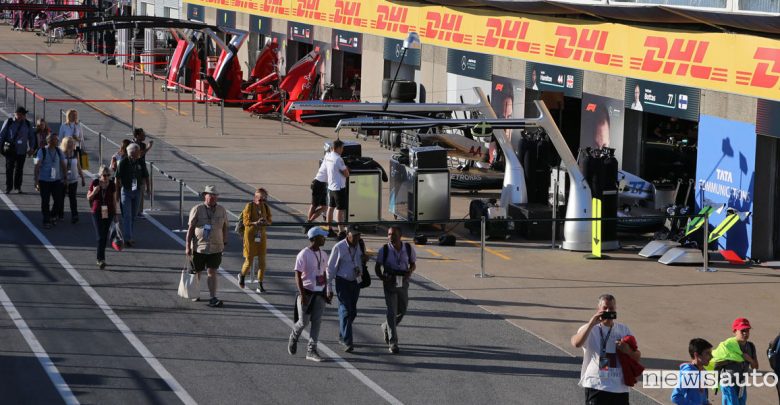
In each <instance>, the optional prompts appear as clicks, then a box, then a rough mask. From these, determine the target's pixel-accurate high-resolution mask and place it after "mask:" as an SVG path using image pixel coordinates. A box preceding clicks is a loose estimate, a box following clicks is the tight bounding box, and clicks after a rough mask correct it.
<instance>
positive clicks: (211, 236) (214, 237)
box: [184, 185, 228, 307]
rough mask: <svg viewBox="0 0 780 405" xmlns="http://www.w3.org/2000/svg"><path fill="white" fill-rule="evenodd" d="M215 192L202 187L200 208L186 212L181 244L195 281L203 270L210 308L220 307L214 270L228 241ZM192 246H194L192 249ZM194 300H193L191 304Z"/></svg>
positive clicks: (222, 214) (198, 206) (222, 213)
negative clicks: (194, 274)
mask: <svg viewBox="0 0 780 405" xmlns="http://www.w3.org/2000/svg"><path fill="white" fill-rule="evenodd" d="M218 196H219V193H217V188H216V187H215V186H211V185H209V186H206V187H205V188H204V189H203V200H204V202H203V204H198V205H196V206H194V207H192V209H191V210H190V220H189V227H188V228H187V237H186V239H185V243H184V254H185V255H187V257H188V258H189V257H190V256H191V257H192V264H193V267H194V270H195V272H196V273H198V280H200V273H201V272H202V271H203V269H204V268H205V269H207V274H208V278H207V279H206V283H207V284H208V287H209V296H210V297H211V299H210V300H209V306H210V307H221V306H222V300H220V299H219V298H217V270H218V269H219V265H220V264H222V252H224V251H225V246H227V240H228V221H227V211H226V210H225V207H223V206H221V205H218V204H217V197H218ZM193 245H194V246H193ZM197 300H198V299H197V298H196V299H195V301H197Z"/></svg>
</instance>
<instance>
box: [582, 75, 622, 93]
mask: <svg viewBox="0 0 780 405" xmlns="http://www.w3.org/2000/svg"><path fill="white" fill-rule="evenodd" d="M583 76H584V77H583V80H582V92H583V93H590V94H595V95H597V96H603V97H609V98H614V99H616V100H623V99H624V98H625V97H624V96H625V92H624V89H625V86H626V79H625V78H624V77H620V76H612V75H607V74H604V73H596V72H588V71H585V73H584V75H583Z"/></svg>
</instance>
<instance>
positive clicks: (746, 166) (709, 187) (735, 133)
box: [696, 115, 756, 258]
mask: <svg viewBox="0 0 780 405" xmlns="http://www.w3.org/2000/svg"><path fill="white" fill-rule="evenodd" d="M697 146H698V149H697V157H696V159H697V160H696V180H697V184H698V192H697V194H696V197H697V198H696V205H697V207H699V205H700V202H701V198H702V196H703V197H704V198H705V199H707V200H710V201H712V202H714V203H716V204H722V203H725V204H726V206H727V207H729V208H732V209H733V210H736V211H737V212H751V213H752V211H753V191H754V190H753V187H754V184H755V174H756V126H755V125H754V124H751V123H745V122H737V121H730V120H727V119H723V118H718V117H712V116H709V115H701V117H700V119H699V139H698V145H697ZM697 209H698V208H697ZM726 215H727V212H726V210H723V212H721V213H720V214H715V213H713V215H711V216H710V232H711V231H712V230H713V229H715V227H717V226H718V225H719V224H720V223H721V222H723V220H724V219H725V218H726ZM752 238H753V223H752V218H751V217H747V218H746V219H745V220H744V221H738V222H737V223H736V224H735V225H734V226H733V227H732V228H731V230H729V231H728V232H726V234H725V235H724V236H723V237H721V238H720V239H718V241H717V243H718V248H719V249H726V250H733V251H735V252H736V253H737V254H738V255H739V256H740V257H742V258H746V257H750V256H751V244H752Z"/></svg>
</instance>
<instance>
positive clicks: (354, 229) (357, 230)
mask: <svg viewBox="0 0 780 405" xmlns="http://www.w3.org/2000/svg"><path fill="white" fill-rule="evenodd" d="M347 232H349V233H351V234H353V235H360V234H361V233H362V232H360V227H359V226H357V225H350V226H349V228H347Z"/></svg>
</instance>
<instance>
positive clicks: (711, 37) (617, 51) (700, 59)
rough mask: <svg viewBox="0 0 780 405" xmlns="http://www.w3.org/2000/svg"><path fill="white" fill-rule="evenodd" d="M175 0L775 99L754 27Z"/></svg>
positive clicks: (345, 0)
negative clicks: (717, 28)
mask: <svg viewBox="0 0 780 405" xmlns="http://www.w3.org/2000/svg"><path fill="white" fill-rule="evenodd" d="M183 1H184V2H185V3H191V4H198V5H204V6H209V7H216V8H220V9H225V10H234V11H239V12H245V13H250V14H257V15H262V16H266V17H274V18H281V19H285V20H292V21H298V22H305V23H309V24H314V25H319V26H325V27H331V28H338V29H344V30H349V31H356V32H362V33H365V34H372V35H378V36H384V37H390V38H396V39H403V38H405V37H406V34H407V33H408V32H409V31H416V32H418V33H419V34H420V37H421V40H422V42H423V43H424V44H429V45H439V46H443V47H447V48H452V49H462V50H468V51H474V52H481V53H486V54H490V55H501V56H507V57H510V58H517V59H524V60H528V61H533V62H540V63H547V64H553V65H560V66H567V67H574V68H579V69H584V70H590V71H596V72H601V73H607V74H612V75H617V76H626V77H635V78H640V79H644V80H652V81H657V82H663V83H670V84H677V85H682V86H691V87H698V88H704V89H711V90H717V91H723V92H728V93H737V94H744V95H748V96H753V97H758V98H765V99H771V100H780V41H778V40H773V39H767V38H763V37H758V36H750V35H742V34H725V33H698V32H684V31H672V30H661V29H657V30H650V29H644V28H638V27H632V26H627V25H621V24H612V23H588V22H582V21H575V20H568V19H560V18H547V17H542V16H534V17H533V18H528V17H524V16H522V15H519V14H518V15H506V13H501V12H498V11H492V10H476V9H468V11H466V10H465V9H458V8H447V7H441V6H435V5H421V4H418V3H403V2H396V1H394V2H390V1H386V0H183ZM461 10H464V11H461ZM522 75H524V72H521V73H520V76H522Z"/></svg>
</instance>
